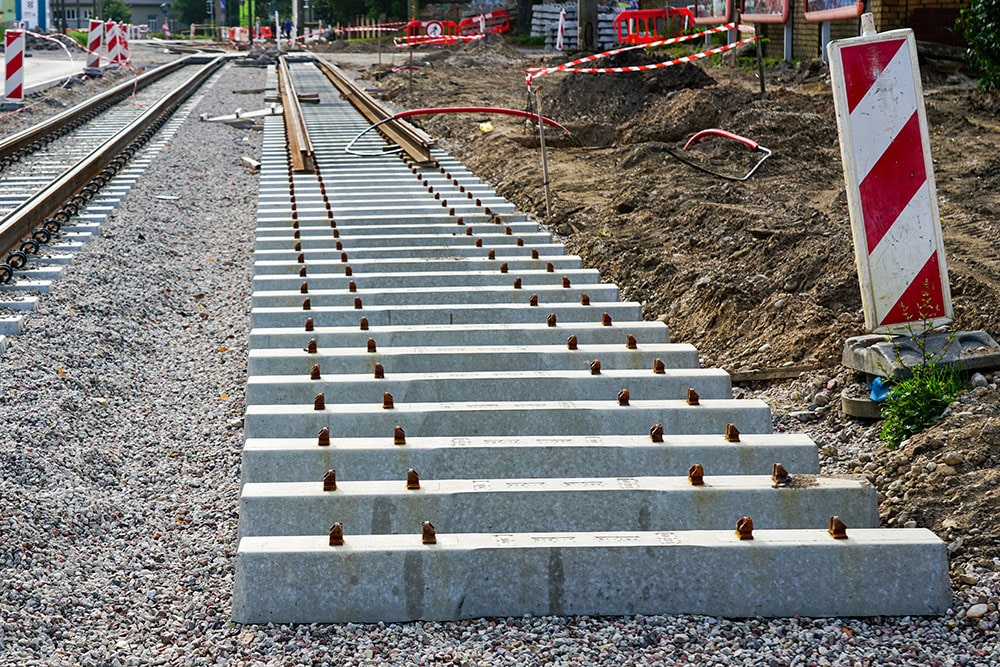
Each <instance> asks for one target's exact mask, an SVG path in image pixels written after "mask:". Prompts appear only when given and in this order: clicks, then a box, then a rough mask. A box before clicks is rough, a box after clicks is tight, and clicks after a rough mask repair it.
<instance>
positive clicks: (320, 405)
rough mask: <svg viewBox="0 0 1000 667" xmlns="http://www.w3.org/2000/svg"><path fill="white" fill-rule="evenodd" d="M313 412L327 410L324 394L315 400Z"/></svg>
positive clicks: (317, 395) (318, 395) (320, 394)
mask: <svg viewBox="0 0 1000 667" xmlns="http://www.w3.org/2000/svg"><path fill="white" fill-rule="evenodd" d="M313 410H326V396H325V395H323V393H322V392H321V393H319V394H316V398H314V399H313Z"/></svg>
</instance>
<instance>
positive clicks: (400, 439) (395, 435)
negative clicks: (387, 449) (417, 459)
mask: <svg viewBox="0 0 1000 667" xmlns="http://www.w3.org/2000/svg"><path fill="white" fill-rule="evenodd" d="M392 444H394V445H405V444H406V431H404V430H403V427H402V426H396V428H395V429H393V432H392Z"/></svg>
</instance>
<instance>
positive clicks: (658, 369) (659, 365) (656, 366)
mask: <svg viewBox="0 0 1000 667" xmlns="http://www.w3.org/2000/svg"><path fill="white" fill-rule="evenodd" d="M666 372H667V366H666V364H664V363H663V359H660V358H656V359H653V374H654V375H664V374H665V373H666Z"/></svg>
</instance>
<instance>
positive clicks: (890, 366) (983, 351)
mask: <svg viewBox="0 0 1000 667" xmlns="http://www.w3.org/2000/svg"><path fill="white" fill-rule="evenodd" d="M931 360H933V361H934V363H936V364H939V365H942V366H953V367H954V368H956V369H958V370H960V371H974V370H979V369H982V368H1000V344H997V342H996V341H995V340H993V338H992V337H991V336H990V335H989V334H988V333H986V332H985V331H958V332H955V333H940V334H928V335H925V336H916V335H915V336H886V335H879V334H868V335H865V336H855V337H853V338H848V339H847V340H846V341H845V342H844V357H843V363H844V365H845V366H847V367H848V368H853V369H855V370H858V371H861V372H863V373H868V374H869V375H875V376H881V377H891V378H903V377H908V376H909V375H910V370H909V369H911V368H914V367H916V366H920V365H922V364H925V363H927V362H928V361H931Z"/></svg>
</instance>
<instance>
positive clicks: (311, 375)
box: [309, 364, 321, 380]
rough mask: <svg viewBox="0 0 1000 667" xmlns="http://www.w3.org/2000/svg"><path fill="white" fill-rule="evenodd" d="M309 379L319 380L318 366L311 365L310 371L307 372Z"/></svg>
mask: <svg viewBox="0 0 1000 667" xmlns="http://www.w3.org/2000/svg"><path fill="white" fill-rule="evenodd" d="M309 379H310V380H319V379H321V378H320V376H319V364H313V367H312V370H311V371H309Z"/></svg>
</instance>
